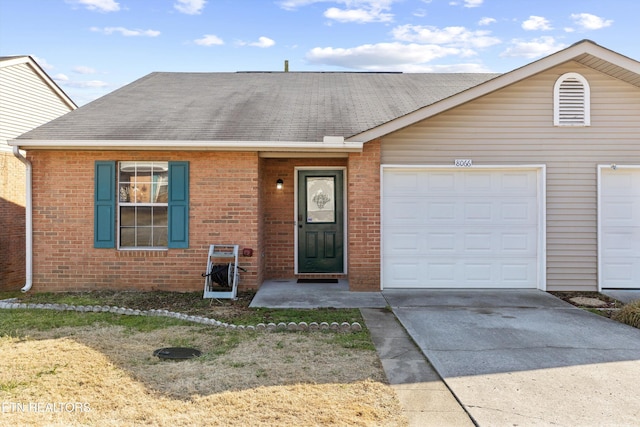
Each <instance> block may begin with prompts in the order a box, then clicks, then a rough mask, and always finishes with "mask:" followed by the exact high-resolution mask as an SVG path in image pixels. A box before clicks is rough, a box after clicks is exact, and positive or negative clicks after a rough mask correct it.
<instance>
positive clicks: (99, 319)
mask: <svg viewBox="0 0 640 427" xmlns="http://www.w3.org/2000/svg"><path fill="white" fill-rule="evenodd" d="M100 324H109V325H119V326H123V327H125V328H127V329H130V330H134V331H140V332H146V331H152V330H155V329H162V328H166V327H169V326H174V325H187V324H190V323H189V322H185V321H183V320H178V319H173V318H167V317H145V316H123V315H120V314H113V313H78V312H75V311H54V310H39V309H32V310H23V309H12V310H2V311H0V336H13V337H22V336H26V335H28V334H29V332H30V331H33V330H38V331H47V330H51V329H56V328H63V327H83V326H91V325H100Z"/></svg>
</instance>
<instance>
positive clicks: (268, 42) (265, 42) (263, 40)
mask: <svg viewBox="0 0 640 427" xmlns="http://www.w3.org/2000/svg"><path fill="white" fill-rule="evenodd" d="M274 44H276V42H275V41H273V40H272V39H270V38H269V37H264V36H263V37H258V41H257V42H254V43H249V46H255V47H271V46H273V45H274Z"/></svg>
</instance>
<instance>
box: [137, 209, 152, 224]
mask: <svg viewBox="0 0 640 427" xmlns="http://www.w3.org/2000/svg"><path fill="white" fill-rule="evenodd" d="M136 210H137V218H136V225H137V226H138V227H140V226H145V225H147V226H149V225H152V222H151V207H150V206H138V207H137V208H136Z"/></svg>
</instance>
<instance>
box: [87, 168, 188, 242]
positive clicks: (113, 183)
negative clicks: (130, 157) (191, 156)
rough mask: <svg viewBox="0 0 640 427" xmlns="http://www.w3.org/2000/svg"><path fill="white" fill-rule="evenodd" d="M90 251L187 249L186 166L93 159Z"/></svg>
mask: <svg viewBox="0 0 640 427" xmlns="http://www.w3.org/2000/svg"><path fill="white" fill-rule="evenodd" d="M94 223H95V224H94V225H95V227H94V247H96V248H114V247H116V246H117V247H118V248H120V249H165V248H188V247H189V163H188V162H163V161H120V162H116V161H97V162H96V166H95V206H94Z"/></svg>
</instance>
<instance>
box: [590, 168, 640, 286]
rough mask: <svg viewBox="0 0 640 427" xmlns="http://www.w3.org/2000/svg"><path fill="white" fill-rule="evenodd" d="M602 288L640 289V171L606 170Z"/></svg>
mask: <svg viewBox="0 0 640 427" xmlns="http://www.w3.org/2000/svg"><path fill="white" fill-rule="evenodd" d="M599 212H600V239H599V241H600V268H599V271H600V287H601V288H622V289H640V169H631V168H623V167H618V168H617V169H616V170H613V169H611V168H610V167H607V168H602V169H601V175H600V210H599Z"/></svg>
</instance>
